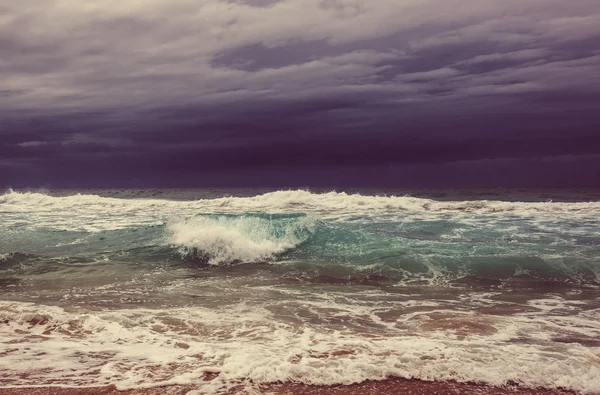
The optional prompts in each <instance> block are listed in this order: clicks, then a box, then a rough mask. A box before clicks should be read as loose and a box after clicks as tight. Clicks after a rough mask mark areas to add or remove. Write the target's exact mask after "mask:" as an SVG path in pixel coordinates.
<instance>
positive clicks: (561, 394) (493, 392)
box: [0, 378, 576, 395]
mask: <svg viewBox="0 0 600 395" xmlns="http://www.w3.org/2000/svg"><path fill="white" fill-rule="evenodd" d="M259 388H260V392H261V393H264V394H272V395H329V394H332V395H371V394H373V395H397V394H402V395H460V394H464V395H467V394H477V395H566V394H576V392H574V391H567V390H559V389H544V388H522V387H519V386H506V387H490V386H486V385H481V384H475V383H456V382H452V381H448V382H437V381H421V380H413V379H401V378H390V379H387V380H382V381H365V382H363V383H360V384H353V385H335V386H315V385H306V384H298V383H280V384H266V385H261V386H259ZM194 389H195V387H194V386H193V385H190V386H169V387H156V388H147V389H134V390H127V391H119V390H117V389H116V388H115V387H114V386H106V387H92V388H62V387H41V388H0V395H163V394H164V395H184V394H186V393H188V392H189V391H193V390H194ZM244 393H245V391H243V389H241V388H240V389H238V390H235V389H234V390H231V391H229V392H227V394H231V395H235V394H240V395H241V394H244Z"/></svg>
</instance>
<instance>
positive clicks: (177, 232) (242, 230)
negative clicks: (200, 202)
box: [167, 215, 315, 265]
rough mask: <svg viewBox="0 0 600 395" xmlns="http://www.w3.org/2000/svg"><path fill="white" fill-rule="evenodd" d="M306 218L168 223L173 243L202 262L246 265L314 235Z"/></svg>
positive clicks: (225, 217)
mask: <svg viewBox="0 0 600 395" xmlns="http://www.w3.org/2000/svg"><path fill="white" fill-rule="evenodd" d="M314 226H315V221H314V220H312V219H310V218H309V217H306V216H260V215H242V216H233V215H205V216H199V217H194V218H190V219H186V220H181V221H173V222H170V223H168V224H167V229H168V230H169V232H170V233H171V235H170V241H171V243H172V244H175V245H177V246H180V248H181V251H182V253H183V254H186V255H188V256H192V257H194V258H197V259H198V258H199V259H201V260H202V261H203V263H208V264H211V265H220V264H225V263H248V262H258V261H265V260H269V259H272V258H273V257H274V256H275V255H277V254H281V253H283V252H285V251H287V250H290V249H293V248H295V247H297V246H298V245H300V244H302V243H303V242H305V241H306V240H308V238H309V237H310V236H311V235H312V234H313V229H314Z"/></svg>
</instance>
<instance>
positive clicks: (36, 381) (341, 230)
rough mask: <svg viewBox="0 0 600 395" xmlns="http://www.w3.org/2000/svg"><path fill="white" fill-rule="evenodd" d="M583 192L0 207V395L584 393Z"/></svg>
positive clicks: (127, 200)
mask: <svg viewBox="0 0 600 395" xmlns="http://www.w3.org/2000/svg"><path fill="white" fill-rule="evenodd" d="M599 285H600V192H599V191H590V190H527V189H523V190H517V189H513V190H507V189H478V190H462V191H461V190H455V191H448V190H446V191H401V190H399V191H393V190H348V191H345V192H333V191H325V190H312V191H309V190H275V191H272V190H271V191H268V190H253V189H246V190H241V189H236V190H224V189H213V190H183V189H180V190H160V189H156V190H116V189H113V190H108V189H107V190H45V191H29V192H25V191H12V190H8V191H6V192H5V193H3V194H2V195H0V387H5V388H6V387H13V388H14V387H31V386H65V387H90V386H104V385H109V384H114V385H116V386H117V388H119V389H129V388H146V387H153V386H161V385H170V384H179V385H183V384H193V385H195V386H196V387H197V388H198V389H199V391H200V392H202V393H207V394H219V393H224V392H226V391H227V390H229V389H231V388H234V387H237V388H240V387H239V386H246V387H247V388H248V391H251V390H252V388H253V386H256V385H258V384H260V383H274V382H295V383H305V384H313V385H332V384H352V383H358V382H362V381H364V380H380V379H385V378H387V377H404V378H416V379H422V380H439V381H442V380H456V381H458V382H478V383H486V384H489V385H495V386H500V385H505V384H519V385H520V386H523V387H532V388H535V387H545V388H566V389H571V390H575V391H579V392H581V393H600V287H599Z"/></svg>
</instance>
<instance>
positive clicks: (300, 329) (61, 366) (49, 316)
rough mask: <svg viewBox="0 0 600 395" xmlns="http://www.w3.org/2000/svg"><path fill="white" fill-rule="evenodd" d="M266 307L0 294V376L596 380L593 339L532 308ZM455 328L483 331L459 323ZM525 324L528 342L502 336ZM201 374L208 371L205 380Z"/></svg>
mask: <svg viewBox="0 0 600 395" xmlns="http://www.w3.org/2000/svg"><path fill="white" fill-rule="evenodd" d="M271 303H273V302H271ZM274 308H276V306H274V305H271V306H269V305H264V306H256V305H254V306H249V305H246V304H238V305H235V306H228V307H225V308H214V309H205V308H179V309H172V310H168V311H166V310H148V309H138V310H117V311H104V312H91V311H81V312H66V311H64V310H62V309H60V308H58V307H48V306H40V305H33V304H26V303H17V302H0V320H2V321H5V322H6V323H4V324H0V334H1V335H2V343H1V344H2V346H3V355H2V358H1V359H0V368H1V369H2V371H3V374H4V385H8V386H27V385H31V383H32V382H35V383H36V385H48V384H54V385H70V386H91V385H105V384H108V383H114V384H116V385H117V387H118V388H120V389H127V388H139V387H148V386H156V385H164V384H186V383H193V384H195V385H198V386H199V387H200V389H201V391H202V393H223V391H224V390H226V389H227V388H228V387H229V386H232V385H234V384H236V383H239V380H243V381H244V380H250V381H252V382H254V383H262V382H276V381H297V382H302V383H307V384H322V385H324V384H350V383H355V382H360V381H363V380H367V379H383V378H385V377H387V376H390V375H394V376H399V377H409V378H410V377H414V378H421V379H437V380H446V379H454V380H458V381H480V382H481V381H483V382H487V383H490V384H495V385H501V384H504V383H506V382H507V381H509V380H512V381H516V382H519V383H521V384H523V385H525V386H532V387H536V386H546V387H559V386H561V387H566V388H571V389H574V390H579V391H582V392H597V391H600V360H599V359H598V356H597V354H598V352H600V348H598V347H584V346H581V345H579V344H576V343H548V342H546V340H547V337H548V336H547V334H548V331H547V330H545V329H541V328H542V327H543V326H548V325H549V324H550V323H547V322H546V321H544V320H543V319H542V318H540V319H536V320H532V319H530V318H529V317H528V316H523V317H515V316H513V317H500V316H485V315H473V314H469V313H460V312H452V311H434V312H429V313H427V312H413V313H408V314H405V315H402V316H401V317H400V318H399V319H398V320H397V321H396V322H393V321H392V322H389V321H383V320H382V319H381V318H379V316H378V315H377V314H375V313H376V311H377V310H376V309H375V310H374V309H373V308H369V307H368V306H355V305H350V304H347V305H343V304H339V303H338V304H332V303H331V301H327V302H323V303H322V302H308V301H303V302H298V304H297V305H288V306H279V308H280V309H289V310H292V311H294V310H295V309H300V308H302V309H309V310H310V311H312V312H314V313H317V314H321V315H323V314H324V315H329V316H328V317H329V318H328V319H326V320H323V321H321V322H322V323H324V322H326V321H328V320H329V321H332V320H335V319H337V320H338V321H339V320H344V319H347V320H349V321H348V322H352V321H357V322H360V321H361V320H362V321H365V320H367V321H369V322H370V324H369V325H370V326H371V327H373V328H374V329H372V330H371V331H370V332H368V336H364V334H363V333H361V331H360V330H355V329H353V328H352V327H343V326H342V327H341V328H339V329H332V328H331V327H327V326H324V325H323V324H318V323H310V322H306V323H304V324H303V325H301V326H294V325H290V324H289V323H285V322H282V321H281V320H279V319H278V317H277V316H276V315H274V310H273V309H274ZM379 309H380V308H379ZM433 313H436V314H442V315H443V314H452V315H453V317H454V318H455V319H458V320H459V322H462V323H463V324H461V325H462V326H461V325H458V327H456V328H458V329H456V328H455V327H452V326H451V327H448V328H445V327H444V326H443V325H442V326H436V325H435V323H436V321H435V320H433V319H432V318H431V315H432V314H433ZM323 318H327V317H323ZM440 319H441V320H442V322H443V318H440ZM594 319H597V317H596V316H593V317H585V316H582V317H579V316H574V317H570V324H571V325H573V324H574V325H578V326H585V325H587V326H594V327H597V326H598V324H597V321H594ZM432 323H433V324H434V325H432ZM561 323H562V324H563V325H564V323H565V321H562V322H561ZM463 327H466V328H470V327H474V328H476V329H477V328H483V329H484V330H485V329H486V328H490V329H491V330H489V331H488V333H483V332H484V331H481V333H480V331H477V330H476V331H474V332H472V333H466V334H465V333H463V334H460V333H459V332H460V331H461V328H463ZM555 327H556V329H557V330H564V329H565V328H559V326H558V325H555ZM17 330H19V331H18V332H16V331H17ZM455 331H458V332H457V333H458V334H454V332H455ZM524 333H525V334H527V335H528V336H529V337H530V338H532V339H534V340H535V339H537V341H538V342H539V343H536V342H521V343H519V342H510V341H508V340H510V339H513V338H515V337H519V336H523V334H524ZM40 353H43V354H40ZM23 372H27V373H28V375H27V376H24V375H22V373H23ZM204 373H219V376H218V377H217V378H216V379H214V380H213V381H211V382H205V381H203V374H204ZM246 382H248V381H246Z"/></svg>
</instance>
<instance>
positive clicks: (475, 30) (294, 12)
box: [0, 0, 600, 188]
mask: <svg viewBox="0 0 600 395" xmlns="http://www.w3.org/2000/svg"><path fill="white" fill-rule="evenodd" d="M599 184H600V1H598V0H571V1H565V0H502V1H492V0H282V1H276V0H238V1H234V0H231V1H224V0H201V1H199V0H143V1H142V0H88V1H82V0H44V1H40V0H19V1H13V0H0V187H9V186H12V187H17V188H18V187H127V186H129V187H160V186H165V187H178V186H180V187H191V186H244V187H247V186H287V187H294V186H331V187H335V186H399V187H403V186H409V187H452V186H456V187H458V186H575V185H599Z"/></svg>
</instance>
